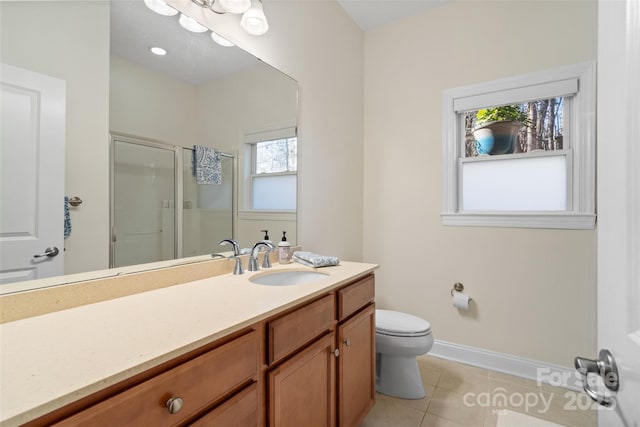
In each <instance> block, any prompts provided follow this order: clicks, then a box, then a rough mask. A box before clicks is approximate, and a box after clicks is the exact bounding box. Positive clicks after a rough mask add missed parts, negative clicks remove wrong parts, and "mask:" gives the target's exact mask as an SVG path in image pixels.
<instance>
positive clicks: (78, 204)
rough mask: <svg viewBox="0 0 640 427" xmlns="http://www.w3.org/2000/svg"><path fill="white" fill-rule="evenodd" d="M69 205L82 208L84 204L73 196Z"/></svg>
mask: <svg viewBox="0 0 640 427" xmlns="http://www.w3.org/2000/svg"><path fill="white" fill-rule="evenodd" d="M69 204H70V205H71V206H74V207H75V206H80V205H81V204H82V199H81V198H80V197H78V196H73V197H72V198H70V199H69Z"/></svg>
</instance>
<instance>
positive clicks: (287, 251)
mask: <svg viewBox="0 0 640 427" xmlns="http://www.w3.org/2000/svg"><path fill="white" fill-rule="evenodd" d="M278 259H279V262H280V264H290V263H291V243H289V242H287V232H286V231H283V232H282V240H281V241H280V243H278Z"/></svg>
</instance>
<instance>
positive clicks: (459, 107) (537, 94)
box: [453, 78, 578, 113]
mask: <svg viewBox="0 0 640 427" xmlns="http://www.w3.org/2000/svg"><path fill="white" fill-rule="evenodd" d="M576 93H578V79H577V78H571V79H564V80H556V81H551V82H546V83H540V84H536V85H530V86H523V87H516V88H510V89H503V90H496V91H492V92H485V93H478V94H474V95H469V96H463V97H460V98H456V99H454V101H453V109H454V111H455V112H456V113H459V112H462V111H470V110H479V109H480V108H487V107H490V106H496V105H507V104H513V103H520V102H526V101H531V100H534V99H544V98H555V97H561V96H571V95H575V94H576Z"/></svg>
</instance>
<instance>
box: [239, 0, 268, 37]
mask: <svg viewBox="0 0 640 427" xmlns="http://www.w3.org/2000/svg"><path fill="white" fill-rule="evenodd" d="M240 26H241V27H242V28H244V30H245V31H246V32H247V33H249V34H251V35H253V36H261V35H263V34H264V33H266V32H267V31H269V23H268V22H267V17H266V16H265V14H264V10H263V9H262V2H261V1H260V0H254V1H253V2H252V4H251V7H250V8H249V10H247V11H246V12H245V13H244V14H243V15H242V19H241V20H240Z"/></svg>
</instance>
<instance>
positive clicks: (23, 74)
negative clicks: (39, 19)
mask: <svg viewBox="0 0 640 427" xmlns="http://www.w3.org/2000/svg"><path fill="white" fill-rule="evenodd" d="M0 67H1V68H0V86H1V91H0V110H1V114H0V123H1V124H0V128H1V131H0V190H1V191H0V283H11V282H18V281H23V280H31V279H39V278H44V277H51V276H58V275H61V274H63V270H64V257H63V251H64V138H65V82H64V81H62V80H59V79H56V78H53V77H50V76H46V75H43V74H38V73H34V72H32V71H29V70H24V69H21V68H17V67H14V66H11V65H8V64H0ZM48 248H49V250H48V251H47V249H48ZM56 251H57V254H56ZM54 254H56V255H54ZM38 255H44V256H38Z"/></svg>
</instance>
